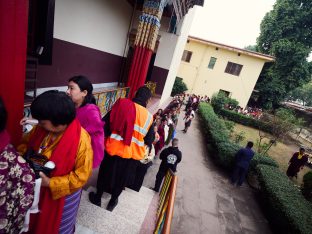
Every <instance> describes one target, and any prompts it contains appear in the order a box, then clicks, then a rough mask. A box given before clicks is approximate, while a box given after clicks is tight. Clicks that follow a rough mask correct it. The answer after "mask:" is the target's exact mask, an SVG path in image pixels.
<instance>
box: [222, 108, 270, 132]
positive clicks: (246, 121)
mask: <svg viewBox="0 0 312 234" xmlns="http://www.w3.org/2000/svg"><path fill="white" fill-rule="evenodd" d="M218 113H219V114H220V115H221V116H223V117H225V118H227V119H228V120H231V121H234V122H235V123H239V124H242V125H245V126H249V127H253V128H256V129H260V130H262V131H264V132H268V133H271V129H272V127H271V126H270V125H269V124H266V123H264V122H261V121H259V120H257V119H254V118H251V117H248V116H246V115H242V114H239V113H236V112H234V111H230V110H226V109H221V110H219V112H218Z"/></svg>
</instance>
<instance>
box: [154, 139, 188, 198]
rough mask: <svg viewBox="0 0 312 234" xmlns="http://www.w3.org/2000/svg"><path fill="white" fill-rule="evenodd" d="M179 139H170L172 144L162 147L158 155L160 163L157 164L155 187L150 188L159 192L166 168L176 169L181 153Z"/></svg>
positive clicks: (174, 170)
mask: <svg viewBox="0 0 312 234" xmlns="http://www.w3.org/2000/svg"><path fill="white" fill-rule="evenodd" d="M178 145H179V140H178V139H177V138H174V139H173V140H172V146H170V147H168V148H166V149H164V150H163V151H162V152H161V153H160V156H159V159H160V160H161V164H160V166H159V169H158V172H157V175H156V181H155V187H154V188H152V189H153V190H154V191H155V192H159V189H160V185H161V182H162V180H163V178H164V176H165V175H166V173H167V171H168V169H171V170H172V171H173V172H176V171H177V165H178V163H179V162H181V160H182V153H181V151H180V150H179V148H178Z"/></svg>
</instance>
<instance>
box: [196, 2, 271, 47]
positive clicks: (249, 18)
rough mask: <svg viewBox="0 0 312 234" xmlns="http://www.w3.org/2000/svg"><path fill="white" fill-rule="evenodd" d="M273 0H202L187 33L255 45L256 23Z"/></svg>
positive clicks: (257, 29)
mask: <svg viewBox="0 0 312 234" xmlns="http://www.w3.org/2000/svg"><path fill="white" fill-rule="evenodd" d="M274 3H275V0H205V5H204V7H197V9H196V14H195V18H194V21H193V24H192V26H191V30H190V35H191V36H195V37H199V38H202V39H206V40H210V41H214V42H219V43H223V44H226V45H230V46H235V47H239V48H244V47H245V46H248V45H255V44H256V39H257V37H258V36H259V34H260V24H261V21H262V19H263V17H264V16H265V14H266V13H267V12H269V11H270V10H272V9H273V5H274Z"/></svg>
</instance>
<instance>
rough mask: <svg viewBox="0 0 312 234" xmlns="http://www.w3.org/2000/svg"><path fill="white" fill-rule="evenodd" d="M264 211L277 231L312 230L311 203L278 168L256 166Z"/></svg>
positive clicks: (299, 231) (298, 231)
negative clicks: (263, 201)
mask: <svg viewBox="0 0 312 234" xmlns="http://www.w3.org/2000/svg"><path fill="white" fill-rule="evenodd" d="M257 174H258V179H259V182H260V186H261V191H262V195H263V198H264V200H265V202H266V206H265V207H266V211H267V215H268V216H269V220H270V222H271V223H272V226H273V227H274V228H275V229H276V231H278V233H302V234H305V233H306V234H308V233H311V230H312V205H311V204H310V203H309V202H308V201H306V200H305V199H304V197H303V196H302V194H301V192H300V189H299V188H297V187H296V186H295V185H294V184H293V183H292V182H291V181H290V180H289V179H288V178H287V177H286V175H285V174H284V173H282V172H280V171H279V170H278V168H274V167H270V166H267V165H261V164H260V165H258V166H257Z"/></svg>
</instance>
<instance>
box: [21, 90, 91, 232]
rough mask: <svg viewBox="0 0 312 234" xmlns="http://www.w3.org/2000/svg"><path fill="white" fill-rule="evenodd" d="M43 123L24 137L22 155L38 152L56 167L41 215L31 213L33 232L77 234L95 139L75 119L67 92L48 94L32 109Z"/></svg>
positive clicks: (47, 180)
mask: <svg viewBox="0 0 312 234" xmlns="http://www.w3.org/2000/svg"><path fill="white" fill-rule="evenodd" d="M30 110H31V114H32V117H33V118H35V119H37V120H38V121H39V124H38V125H37V126H36V127H34V128H33V130H32V131H31V132H30V133H29V134H28V135H27V136H25V137H24V139H23V143H22V144H21V145H20V146H19V151H20V152H22V153H23V152H26V151H27V152H31V151H33V152H36V153H37V154H41V155H44V156H45V157H47V158H48V160H50V161H52V162H53V163H54V164H55V169H54V170H53V171H52V172H51V173H50V175H49V177H48V176H47V175H46V174H44V173H43V172H40V173H39V175H40V177H41V179H42V182H41V189H40V199H39V210H40V212H39V213H36V214H31V216H30V225H29V231H28V232H29V233H36V234H42V233H45V234H57V233H73V232H74V228H75V223H76V215H77V212H78V207H79V202H80V195H81V188H82V186H83V185H84V184H85V183H86V182H87V180H88V178H89V176H90V175H91V172H92V163H93V151H92V147H91V139H90V136H89V135H88V133H87V132H86V130H84V129H83V128H82V127H81V125H80V123H79V121H78V120H77V119H76V118H75V116H76V110H75V105H74V103H73V101H72V100H71V99H70V97H68V96H67V95H66V94H65V93H64V92H59V91H56V90H53V91H47V92H45V93H43V94H41V95H39V96H38V97H37V98H36V99H35V100H34V101H33V103H32V104H31V107H30Z"/></svg>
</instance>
